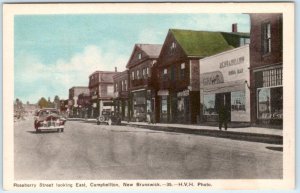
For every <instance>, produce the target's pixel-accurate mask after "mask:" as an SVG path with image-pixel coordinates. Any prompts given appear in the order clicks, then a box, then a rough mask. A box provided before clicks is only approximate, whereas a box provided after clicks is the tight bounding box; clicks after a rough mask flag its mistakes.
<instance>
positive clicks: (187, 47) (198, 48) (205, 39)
mask: <svg viewBox="0 0 300 193" xmlns="http://www.w3.org/2000/svg"><path fill="white" fill-rule="evenodd" d="M170 33H172V34H173V36H174V38H175V39H176V41H177V43H178V44H179V45H180V46H181V47H182V49H183V51H184V52H185V54H186V55H187V56H197V57H206V56H210V55H214V54H217V53H220V52H223V51H226V50H230V49H232V48H235V47H238V46H237V43H239V38H240V37H249V34H246V33H229V32H211V31H194V30H181V29H170Z"/></svg>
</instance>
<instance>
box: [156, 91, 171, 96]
mask: <svg viewBox="0 0 300 193" xmlns="http://www.w3.org/2000/svg"><path fill="white" fill-rule="evenodd" d="M157 95H158V96H169V91H168V90H159V91H158V92H157Z"/></svg>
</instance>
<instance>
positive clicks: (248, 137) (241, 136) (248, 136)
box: [128, 124, 283, 145]
mask: <svg viewBox="0 0 300 193" xmlns="http://www.w3.org/2000/svg"><path fill="white" fill-rule="evenodd" d="M128 126H134V127H139V128H144V129H151V130H159V131H167V132H177V133H186V134H193V135H202V136H209V137H219V138H228V139H232V140H241V141H250V142H260V143H268V144H280V145H281V144H283V137H282V136H279V135H270V134H259V133H246V132H236V131H220V130H209V129H189V128H177V127H159V126H151V125H131V124H128Z"/></svg>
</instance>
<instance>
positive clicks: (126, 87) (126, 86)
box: [124, 80, 128, 91]
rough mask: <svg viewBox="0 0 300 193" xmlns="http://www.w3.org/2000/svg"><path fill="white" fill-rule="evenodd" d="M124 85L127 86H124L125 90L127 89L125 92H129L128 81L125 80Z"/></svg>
mask: <svg viewBox="0 0 300 193" xmlns="http://www.w3.org/2000/svg"><path fill="white" fill-rule="evenodd" d="M124 84H125V86H124V88H125V91H127V90H128V84H127V80H124Z"/></svg>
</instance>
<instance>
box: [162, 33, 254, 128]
mask: <svg viewBox="0 0 300 193" xmlns="http://www.w3.org/2000/svg"><path fill="white" fill-rule="evenodd" d="M234 29H236V28H234ZM248 40H249V34H245V33H238V32H232V33H231V32H208V31H194V30H180V29H170V30H169V32H168V34H167V36H166V39H165V41H164V43H163V46H162V49H161V53H160V55H159V58H158V60H157V62H158V65H157V72H158V73H157V74H158V81H157V83H158V88H157V99H156V101H157V103H156V104H157V106H156V119H157V120H159V121H160V122H171V123H197V122H199V121H200V117H201V116H200V113H201V111H202V110H201V108H200V68H199V59H201V58H204V57H207V56H211V55H214V54H217V53H220V52H224V51H226V50H230V49H233V48H235V47H239V46H241V45H244V44H245V43H247V41H248Z"/></svg>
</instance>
